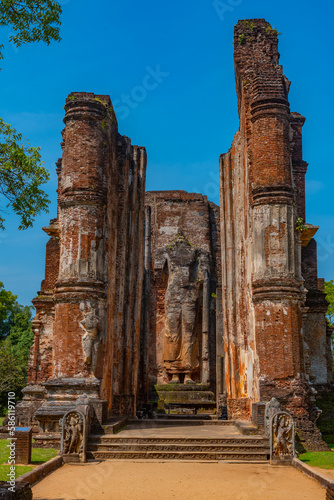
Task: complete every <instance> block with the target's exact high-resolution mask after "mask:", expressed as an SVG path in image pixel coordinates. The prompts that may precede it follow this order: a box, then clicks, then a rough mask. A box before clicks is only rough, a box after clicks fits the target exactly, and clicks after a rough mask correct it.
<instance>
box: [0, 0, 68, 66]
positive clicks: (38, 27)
mask: <svg viewBox="0 0 334 500" xmlns="http://www.w3.org/2000/svg"><path fill="white" fill-rule="evenodd" d="M61 13H62V10H61V7H60V5H59V4H58V3H57V2H55V1H54V0H1V3H0V26H9V27H10V28H11V30H12V31H13V32H14V33H13V34H12V35H11V36H10V37H9V41H10V42H12V43H14V45H16V47H20V45H22V44H25V43H31V42H45V43H46V44H48V45H49V43H50V42H51V41H52V40H55V41H57V42H59V41H60V36H59V26H60V14H61ZM3 48H4V45H0V49H3ZM0 58H1V59H2V58H3V53H2V52H0Z"/></svg>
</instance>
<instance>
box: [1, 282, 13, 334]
mask: <svg viewBox="0 0 334 500" xmlns="http://www.w3.org/2000/svg"><path fill="white" fill-rule="evenodd" d="M16 299H17V295H13V294H12V292H10V291H7V290H5V288H4V286H3V283H2V282H1V281H0V340H2V339H4V338H5V337H7V335H9V333H10V327H11V325H12V324H13V316H14V314H15V310H16V307H17V302H16Z"/></svg>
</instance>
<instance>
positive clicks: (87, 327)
mask: <svg viewBox="0 0 334 500" xmlns="http://www.w3.org/2000/svg"><path fill="white" fill-rule="evenodd" d="M80 326H81V328H82V329H83V331H84V332H85V333H84V335H83V337H82V346H83V351H84V355H85V364H86V365H91V363H92V357H93V349H94V344H95V342H96V341H97V338H98V334H99V331H100V324H99V318H98V317H97V315H96V312H95V311H94V310H90V311H89V312H88V313H86V314H85V317H84V319H83V320H82V321H81V322H80Z"/></svg>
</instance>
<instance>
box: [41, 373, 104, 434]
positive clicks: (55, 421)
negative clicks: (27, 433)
mask: <svg viewBox="0 0 334 500" xmlns="http://www.w3.org/2000/svg"><path fill="white" fill-rule="evenodd" d="M43 386H44V387H45V389H46V392H47V394H46V400H45V402H44V403H43V404H42V405H41V406H40V407H39V408H38V410H37V411H36V413H35V418H36V419H37V420H38V421H39V423H40V431H41V432H42V433H45V432H54V433H59V432H60V426H59V420H60V419H62V418H63V416H64V415H65V413H67V412H68V411H70V410H72V409H73V408H74V407H75V406H77V405H78V404H80V403H79V400H80V399H82V398H87V399H88V400H89V403H90V404H91V406H92V407H93V408H94V412H95V418H94V422H93V425H96V424H100V425H102V423H103V420H105V419H106V402H105V401H103V400H101V399H100V397H99V388H100V381H99V380H97V379H95V378H94V379H93V378H92V379H84V378H67V379H65V378H64V379H52V380H49V381H48V382H45V383H44V384H43Z"/></svg>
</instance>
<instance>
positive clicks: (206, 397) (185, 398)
mask: <svg viewBox="0 0 334 500" xmlns="http://www.w3.org/2000/svg"><path fill="white" fill-rule="evenodd" d="M154 388H155V390H156V393H157V394H158V397H159V405H158V408H159V409H160V411H164V412H165V413H171V412H172V413H183V412H184V411H186V410H188V411H189V412H190V411H191V410H192V412H193V413H195V414H197V413H214V412H215V411H216V398H215V395H214V393H213V392H212V391H210V386H209V385H205V384H163V385H155V386H154ZM162 402H163V404H162ZM162 408H164V410H163V409H162ZM182 410H183V411H182Z"/></svg>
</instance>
